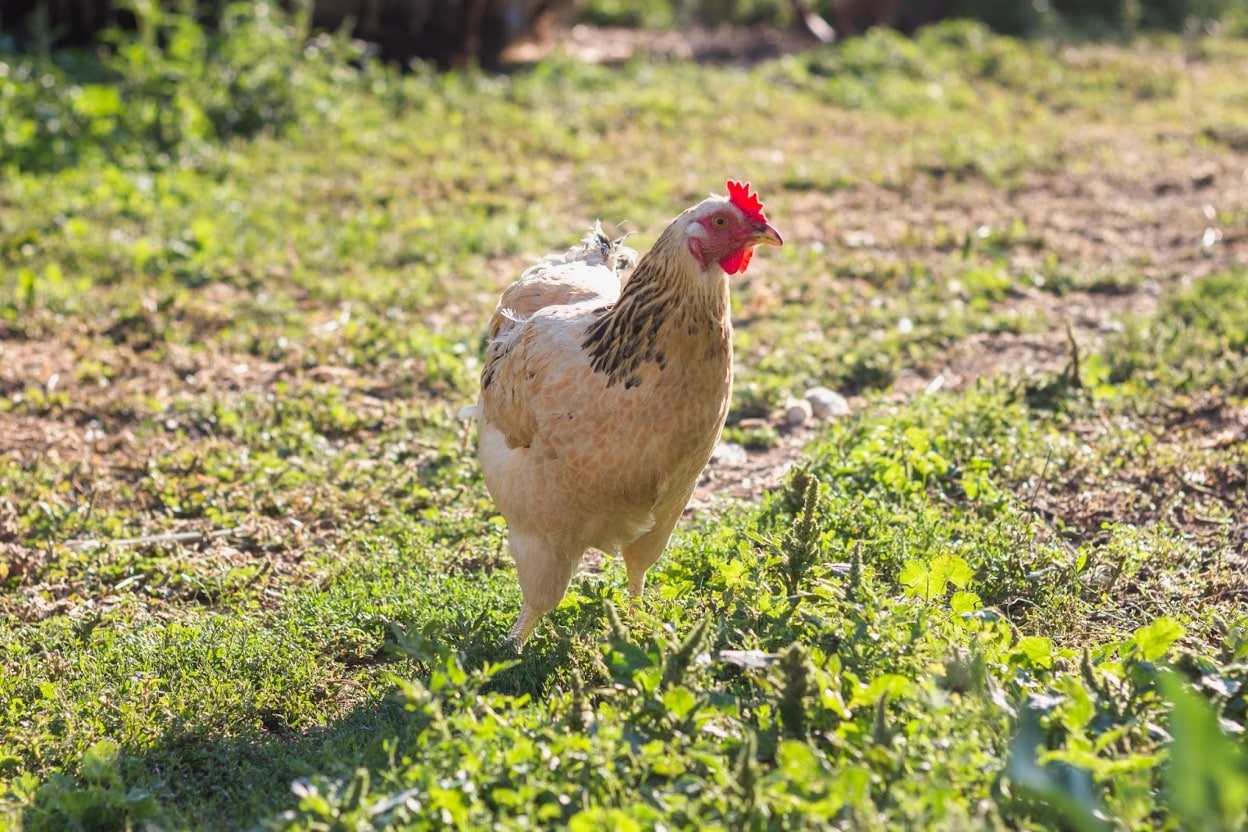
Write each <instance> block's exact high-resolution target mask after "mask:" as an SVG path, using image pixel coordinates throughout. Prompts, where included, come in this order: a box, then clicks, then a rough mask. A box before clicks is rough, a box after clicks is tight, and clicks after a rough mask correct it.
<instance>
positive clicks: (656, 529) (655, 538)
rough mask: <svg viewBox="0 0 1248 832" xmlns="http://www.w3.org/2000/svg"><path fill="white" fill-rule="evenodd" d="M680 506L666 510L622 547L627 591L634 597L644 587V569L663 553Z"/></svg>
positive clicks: (638, 594) (678, 514) (678, 515)
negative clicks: (643, 531) (639, 534)
mask: <svg viewBox="0 0 1248 832" xmlns="http://www.w3.org/2000/svg"><path fill="white" fill-rule="evenodd" d="M683 505H684V504H683V503H682V504H681V505H680V506H677V507H676V508H675V509H674V510H671V511H668V512H667V513H666V514H665V515H663V516H661V517H657V518H655V524H654V526H653V527H652V528H651V529H650V531H648V532H646V533H645V534H643V535H642V536H641V537H639V538H637V539H636V540H634V541H633V542H632V543H630V544H628V545H627V546H625V547H623V549H622V550H621V554H623V556H624V568H625V569H627V570H628V591H629V593H630V594H631V595H632V596H633V597H634V598H640V597H641V593H642V590H644V589H645V588H646V570H648V569H649V568H650V567H651V566H653V565H654V563H655V561H657V560H658V559H659V555H661V554H663V549H664V547H666V546H667V540H668V538H670V537H671V536H672V529H674V528H675V527H676V521H677V520H679V519H680V510H681V506H683Z"/></svg>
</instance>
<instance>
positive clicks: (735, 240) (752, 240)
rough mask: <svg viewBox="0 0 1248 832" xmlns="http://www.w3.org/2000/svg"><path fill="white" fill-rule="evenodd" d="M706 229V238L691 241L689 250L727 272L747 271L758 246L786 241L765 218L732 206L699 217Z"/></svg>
mask: <svg viewBox="0 0 1248 832" xmlns="http://www.w3.org/2000/svg"><path fill="white" fill-rule="evenodd" d="M697 222H698V224H699V225H701V226H702V227H703V228H704V229H705V230H706V235H705V236H702V237H692V238H690V240H689V252H690V253H691V254H692V255H693V256H694V257H695V258H696V259H697V261H698V262H699V263H700V264H702V268H704V269H705V268H706V265H707V264H708V263H711V262H715V263H718V264H719V267H720V268H721V269H723V270H724V272H725V273H726V274H738V273H740V272H744V271H745V269H746V267H747V266H749V265H750V258H751V257H752V256H753V255H754V246H756V245H759V244H761V245H769V246H779V245H783V244H784V239H783V238H782V237H781V236H780V232H779V231H777V230H776V229H774V228H772V227H771V224H770V223H768V222H767V221H766V220H764V219H759V218H754V217H747V216H745V214H743V213H742V212H741V211H740V210H738V209H737V208H735V207H734V206H732V205H725V206H724V207H723V208H722V209H720V210H718V211H716V212H715V213H713V214H711V215H709V216H706V217H703V218H701V219H699V220H697Z"/></svg>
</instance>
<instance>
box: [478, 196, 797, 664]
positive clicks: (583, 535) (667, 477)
mask: <svg viewBox="0 0 1248 832" xmlns="http://www.w3.org/2000/svg"><path fill="white" fill-rule="evenodd" d="M758 244H763V245H774V246H779V245H782V244H783V241H782V239H781V236H780V233H779V232H778V231H776V229H775V228H773V227H772V226H771V225H770V224H769V223H768V222H767V218H766V217H765V216H764V215H763V205H762V203H761V202H759V200H758V197H757V195H755V194H754V193H752V192H751V191H750V186H749V184H748V183H747V184H745V185H742V184H740V183H738V182H733V181H730V182H728V196H727V197H723V196H711V197H709V198H708V199H705V200H703V201H702V202H700V203H698V204H697V205H695V206H693V207H692V208H689V209H688V210H686V211H684V212H683V213H682V214H681V215H680V216H678V217H677V218H676V219H675V220H673V221H672V223H671V224H670V225H669V226H668V227H667V229H666V230H665V231H664V232H663V233H662V235H660V236H659V239H658V240H657V241H656V242H655V244H654V247H653V248H651V249H650V251H649V252H647V253H646V254H645V255H644V256H643V257H642V258H641V260H640V261H638V262H636V267H635V268H634V269H633V270H632V272H631V274H628V275H627V277H626V279H625V280H624V281H623V286H622V287H621V276H622V275H623V273H624V272H625V271H626V270H627V269H628V267H629V266H631V265H632V263H633V262H634V259H635V254H634V253H633V252H632V250H631V249H628V248H626V247H625V246H624V245H623V244H622V241H614V242H613V241H611V240H610V239H609V238H608V237H607V236H606V235H604V234H603V233H602V230H601V226H598V227H596V228H595V229H594V231H592V232H591V233H590V234H589V236H587V237H586V238H585V241H584V243H583V245H581V246H579V247H577V248H574V249H572V250H570V251H569V252H568V253H567V254H564V255H554V256H551V257H547V258H546V259H545V260H543V261H542V262H540V263H538V264H537V265H535V266H532V267H531V268H529V269H528V270H527V271H526V272H525V273H524V274H523V275H522V276H521V278H520V280H519V281H517V282H516V283H514V284H513V285H512V286H511V287H509V288H508V289H507V290H506V291H505V292H504V293H503V296H502V298H501V300H500V302H499V305H498V309H497V310H496V311H495V313H494V317H493V318H492V320H491V321H490V327H489V342H488V346H487V348H486V358H485V367H484V369H483V372H482V375H481V395H480V398H479V399H478V401H477V404H476V405H475V406H473V407H469V408H465V409H464V413H463V415H464V416H465V417H476V418H477V420H478V447H479V454H480V460H481V469H482V471H483V473H484V475H485V483H486V487H487V488H489V491H490V494H491V495H492V496H493V498H494V501H495V503H496V504H497V505H498V509H499V511H500V512H501V513H502V515H503V517H504V518H505V519H506V521H507V528H508V547H509V549H510V551H511V555H512V557H513V559H514V560H515V563H516V573H517V576H518V578H519V581H520V588H521V590H522V592H523V595H524V603H523V605H522V606H521V608H520V614H519V617H518V618H517V620H516V623H515V626H514V627H513V628H512V630H511V635H510V641H511V643H512V645H513V646H514V647H515V648H516V649H517V650H519V649H521V648H522V647H523V645H524V642H525V640H526V639H527V638H528V637H529V635H530V633H532V631H533V628H534V627H535V626H537V623H538V622H539V621H540V620H541V618H542V616H543V615H545V614H546V613H547V612H548V611H549V610H551V609H553V608H554V607H555V605H556V604H558V603H559V601H560V600H562V599H563V596H564V594H565V593H566V592H567V588H568V584H569V582H570V581H571V579H572V575H573V572H574V571H575V570H576V567H577V565H578V564H579V563H580V560H581V557H582V555H583V554H584V552H585V550H586V549H589V548H591V547H592V548H596V549H599V550H602V551H607V552H616V553H619V554H621V555H622V556H623V559H624V566H625V569H626V570H627V573H628V588H629V591H630V592H631V593H632V595H633V596H634V597H637V596H640V595H641V593H642V589H643V587H644V585H645V578H646V570H648V569H649V568H650V567H651V566H652V565H653V564H654V563H655V561H657V560H658V559H659V555H660V554H662V552H663V549H664V547H665V546H666V545H667V541H668V538H669V537H670V536H671V534H672V529H673V528H674V527H675V525H676V521H677V520H678V519H679V517H680V514H681V512H682V511H683V510H684V508H685V505H686V504H687V503H688V502H689V497H690V495H691V494H692V493H693V488H694V485H695V484H696V482H697V478H698V475H699V474H700V473H701V471H702V469H703V467H704V466H705V465H706V463H707V460H709V459H710V456H711V451H712V449H713V448H714V447H715V443H716V442H717V441H718V439H719V435H720V431H721V430H722V429H723V426H724V419H725V417H726V416H727V414H728V400H729V396H730V394H731V390H732V321H731V317H730V311H729V305H728V275H731V274H737V273H740V272H744V271H745V269H746V267H747V266H748V265H749V262H750V257H751V256H752V255H753V253H754V246H755V245H758Z"/></svg>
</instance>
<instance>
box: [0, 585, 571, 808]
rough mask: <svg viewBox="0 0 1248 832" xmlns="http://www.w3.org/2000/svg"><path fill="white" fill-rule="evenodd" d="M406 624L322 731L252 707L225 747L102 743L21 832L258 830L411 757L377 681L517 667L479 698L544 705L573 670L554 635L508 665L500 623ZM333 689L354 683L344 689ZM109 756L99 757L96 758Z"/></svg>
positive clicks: (411, 724)
mask: <svg viewBox="0 0 1248 832" xmlns="http://www.w3.org/2000/svg"><path fill="white" fill-rule="evenodd" d="M592 616H593V612H592V611H590V610H588V609H578V610H576V611H575V612H574V613H573V617H574V619H575V622H574V624H573V627H572V628H571V632H575V631H579V630H581V629H583V628H585V627H592V626H593V624H592V622H591V621H590V619H591V618H592ZM421 623H422V622H420V621H417V620H403V621H394V622H391V625H390V631H391V632H390V636H387V638H386V639H385V641H384V642H383V644H382V645H381V646H380V647H379V649H378V650H377V652H376V654H375V655H374V656H373V657H370V658H369V659H367V660H366V661H365V663H367V664H369V665H371V667H372V672H373V673H374V675H375V678H376V679H378V680H379V681H378V683H377V684H376V685H375V688H376V689H377V691H378V692H377V693H376V694H375V695H373V696H371V697H369V698H367V699H366V700H364V701H361V702H359V703H358V704H357V705H355V706H354V707H352V708H351V709H350V710H348V711H346V712H345V713H342V714H341V715H340V716H338V717H336V718H334V719H331V720H328V721H327V722H326V723H324V724H322V725H316V726H313V727H310V728H306V729H295V728H291V727H289V726H288V725H286V724H285V722H284V720H283V717H282V715H281V714H280V713H275V712H272V711H271V710H268V709H264V708H259V707H257V708H255V709H254V710H253V711H251V712H248V713H237V714H234V717H235V718H236V719H237V721H238V722H240V723H248V724H253V725H254V724H257V723H258V724H259V725H260V726H261V727H259V728H256V729H252V730H246V731H243V732H242V733H237V734H232V735H228V736H213V735H211V734H210V733H209V732H207V731H203V730H196V731H187V730H183V729H180V728H176V727H175V728H173V729H170V730H168V731H166V732H165V733H164V735H163V736H161V737H160V738H159V739H156V740H155V741H154V742H152V743H151V744H150V745H148V746H146V747H142V748H133V747H130V748H127V747H121V748H117V747H116V746H111V743H107V744H102V745H100V746H96V747H95V748H93V749H92V750H91V751H90V752H88V754H87V755H86V756H85V757H84V759H83V761H82V765H81V774H80V775H79V776H76V777H71V776H66V775H53V776H51V777H49V778H48V779H47V780H46V781H45V782H44V783H43V784H42V785H41V786H40V787H39V790H38V793H37V797H36V800H35V802H34V804H33V805H32V806H30V807H28V808H27V809H26V811H25V812H24V813H23V816H22V821H23V826H24V828H25V829H27V830H29V832H36V831H37V830H51V829H101V830H103V829H123V828H129V827H142V826H143V825H144V824H145V823H152V824H155V825H156V826H157V827H165V828H186V829H202V830H218V829H219V830H239V829H263V828H266V825H267V822H268V821H270V820H272V819H273V818H275V817H276V816H277V815H279V814H281V813H282V812H283V811H285V810H288V809H294V808H295V807H296V805H297V801H298V797H297V796H296V795H295V794H294V792H293V791H292V784H294V783H295V782H296V781H298V780H299V779H301V778H307V777H313V776H319V777H324V778H327V779H329V780H346V779H348V778H350V777H351V775H352V774H353V773H354V772H355V771H356V770H357V769H360V768H366V769H369V770H371V771H378V770H384V769H386V768H388V767H389V766H390V765H391V764H392V762H393V761H394V760H398V759H402V758H403V757H414V758H418V757H419V756H420V752H421V750H420V747H419V746H418V742H419V738H420V735H421V731H422V729H423V728H424V727H425V724H426V723H425V722H423V721H422V719H421V717H420V715H418V714H416V713H413V712H412V711H409V710H408V709H407V708H406V707H405V704H404V701H403V698H402V695H401V693H400V691H399V689H398V685H397V681H396V683H395V684H388V683H387V682H386V681H384V679H385V678H386V677H387V676H392V677H393V678H394V679H395V680H402V679H412V678H415V679H419V680H421V681H422V682H427V681H428V680H429V679H430V677H431V674H432V673H433V671H434V669H435V668H436V667H438V666H439V665H444V664H445V661H446V659H447V658H448V656H449V655H450V654H451V653H453V654H454V655H456V656H457V657H458V660H459V664H460V666H461V667H463V668H464V669H465V670H467V671H469V672H472V671H474V670H480V669H482V668H484V667H485V666H486V665H487V664H497V663H500V662H504V661H508V660H515V659H519V663H518V664H516V665H515V666H514V667H511V668H508V669H506V670H504V671H502V672H501V673H498V674H497V675H495V676H494V677H493V678H492V679H491V680H490V681H489V683H488V688H487V689H488V690H491V691H494V692H498V693H503V694H510V695H521V694H529V695H531V696H533V697H535V698H537V697H542V696H544V695H546V693H547V692H548V690H549V688H550V686H551V685H552V684H554V683H557V680H558V679H559V677H560V675H561V671H565V670H566V669H567V668H568V667H569V665H570V663H571V662H573V661H574V656H573V654H574V649H573V639H572V637H571V634H570V632H569V631H568V630H564V629H562V628H560V629H558V630H556V631H555V632H552V631H551V629H550V628H544V632H543V633H542V634H541V636H540V637H539V638H536V639H534V641H533V642H531V643H530V645H529V648H528V649H527V650H526V651H525V653H524V654H523V655H522V656H519V657H517V656H516V654H515V653H514V651H513V650H512V649H511V647H510V646H509V645H507V644H506V643H505V642H504V641H503V637H504V635H505V630H504V629H503V627H502V623H501V621H489V622H485V621H484V617H483V616H482V617H478V618H477V619H476V620H474V621H469V620H467V618H463V619H461V620H456V621H453V622H450V623H449V626H444V628H443V630H442V632H441V633H439V638H438V639H437V642H436V643H435V642H433V641H432V640H429V639H420V638H414V637H411V636H408V637H407V638H406V641H404V639H403V638H402V636H403V634H408V633H413V632H418V631H417V630H416V628H418V627H420V626H421ZM342 676H343V678H342V679H339V680H334V681H330V682H328V684H327V688H330V690H329V691H328V692H327V694H326V699H327V700H329V701H332V700H333V699H334V698H335V696H336V693H338V691H334V690H332V687H333V686H334V685H338V686H351V685H359V684H360V682H358V681H356V680H354V679H352V678H349V674H348V673H343V674H342ZM108 746H111V747H108Z"/></svg>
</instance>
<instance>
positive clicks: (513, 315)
mask: <svg viewBox="0 0 1248 832" xmlns="http://www.w3.org/2000/svg"><path fill="white" fill-rule="evenodd" d="M636 263H637V252H635V251H633V250H632V249H631V248H629V247H628V246H626V245H624V241H623V239H622V238H621V239H619V240H612V239H611V238H610V237H608V236H607V235H606V234H605V233H604V232H603V230H602V224H601V223H595V224H594V228H593V230H592V231H590V232H589V233H588V234H586V235H585V238H584V239H583V240H582V241H581V244H580V245H579V246H574V247H572V248H570V249H568V251H567V252H565V253H563V254H551V255H548V256H546V257H545V258H543V259H542V261H541V262H539V263H536V264H534V265H532V266H530V267H529V268H528V269H526V270H525V272H524V274H522V275H520V279H519V280H517V281H516V282H515V283H513V284H511V285H510V286H508V287H507V289H506V291H504V292H503V294H502V297H501V298H499V301H498V308H497V309H495V310H494V316H493V317H492V318H491V319H490V328H489V337H490V338H491V339H494V338H498V337H499V336H501V335H503V334H504V333H506V332H507V331H508V330H509V329H511V327H512V326H513V325H514V324H515V323H518V322H521V321H524V320H527V319H528V318H530V317H532V316H533V314H534V313H535V312H537V311H538V310H539V309H544V308H545V307H548V306H566V305H569V304H574V303H583V302H586V301H595V302H597V303H599V304H601V305H604V306H606V305H610V304H613V303H615V302H616V301H617V300H618V299H619V297H620V287H621V284H622V281H623V279H624V278H625V277H626V275H627V272H628V271H629V270H630V269H632V267H633V266H634V265H636Z"/></svg>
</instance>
